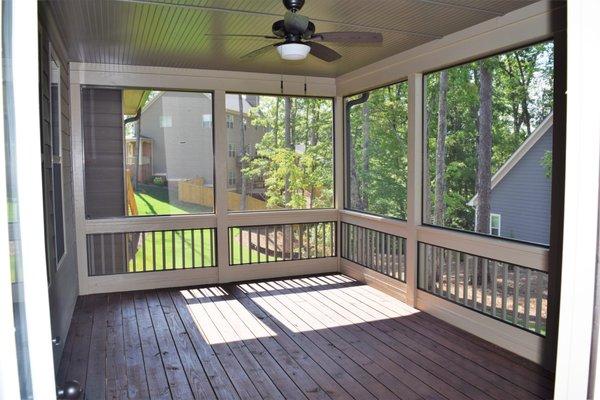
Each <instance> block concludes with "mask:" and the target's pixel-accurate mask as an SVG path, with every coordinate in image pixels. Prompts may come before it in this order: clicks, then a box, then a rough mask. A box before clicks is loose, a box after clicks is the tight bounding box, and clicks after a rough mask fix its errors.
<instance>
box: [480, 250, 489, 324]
mask: <svg viewBox="0 0 600 400" xmlns="http://www.w3.org/2000/svg"><path fill="white" fill-rule="evenodd" d="M481 266H482V268H483V270H482V271H481V285H482V289H481V293H482V294H483V297H482V309H481V311H483V312H484V313H487V291H488V266H489V263H488V260H486V259H483V260H481Z"/></svg>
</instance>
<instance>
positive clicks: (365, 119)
mask: <svg viewBox="0 0 600 400" xmlns="http://www.w3.org/2000/svg"><path fill="white" fill-rule="evenodd" d="M369 117H370V112H369V102H368V101H367V102H365V103H364V104H363V107H362V137H363V140H362V172H363V174H364V176H365V177H366V178H367V179H369V162H370V159H369V157H370V154H369V135H370V124H369ZM359 208H360V209H361V210H368V209H369V197H368V195H367V193H366V191H362V192H361V193H360V199H359Z"/></svg>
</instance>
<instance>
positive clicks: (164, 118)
mask: <svg viewBox="0 0 600 400" xmlns="http://www.w3.org/2000/svg"><path fill="white" fill-rule="evenodd" d="M159 118H160V127H161V128H171V127H172V126H173V117H171V116H170V115H161V116H160V117H159ZM203 122H204V121H203Z"/></svg>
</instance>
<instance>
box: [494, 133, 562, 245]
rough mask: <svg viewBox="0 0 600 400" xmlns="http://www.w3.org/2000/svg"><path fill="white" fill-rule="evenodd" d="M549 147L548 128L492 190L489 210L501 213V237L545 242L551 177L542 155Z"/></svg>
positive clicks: (548, 228)
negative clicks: (547, 172)
mask: <svg viewBox="0 0 600 400" xmlns="http://www.w3.org/2000/svg"><path fill="white" fill-rule="evenodd" d="M551 150H552V128H550V129H548V131H547V132H546V133H544V135H543V136H542V137H541V138H540V139H539V140H538V142H537V143H536V144H534V145H533V147H532V148H531V149H530V150H529V151H528V152H527V154H525V155H524V156H523V158H521V160H519V161H518V163H517V164H516V165H515V166H514V167H513V168H512V169H511V170H510V171H509V172H508V174H507V175H506V176H505V177H504V178H503V179H502V180H501V181H500V182H499V183H498V184H497V185H496V187H494V188H493V189H492V202H491V212H492V213H495V214H500V215H501V236H503V237H507V238H512V239H517V240H522V241H526V242H532V243H540V244H545V245H547V244H548V242H549V238H550V198H551V180H550V178H548V177H546V171H545V168H544V167H543V165H542V158H543V157H544V154H545V153H546V151H551Z"/></svg>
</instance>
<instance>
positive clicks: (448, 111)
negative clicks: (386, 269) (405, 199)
mask: <svg viewBox="0 0 600 400" xmlns="http://www.w3.org/2000/svg"><path fill="white" fill-rule="evenodd" d="M553 67H554V46H553V43H552V42H544V43H539V44H535V45H532V46H528V47H525V48H521V49H518V50H514V51H510V52H507V53H503V54H499V55H495V56H492V57H488V58H485V59H482V60H478V61H474V62H470V63H467V64H463V65H458V66H455V67H451V68H448V69H445V70H443V71H439V72H433V73H430V74H427V75H425V77H424V81H425V82H424V90H425V93H424V102H425V104H424V106H425V107H424V129H423V131H424V137H425V139H424V151H425V154H424V157H423V171H424V174H423V175H424V179H425V181H424V182H423V221H424V222H425V223H426V224H432V225H436V226H441V227H447V228H453V229H459V230H464V231H472V232H477V233H480V234H486V235H497V236H501V237H503V238H508V239H514V240H518V241H523V242H529V243H536V244H542V245H547V244H548V243H549V234H550V198H551V180H552V179H551V176H550V171H551V165H552V108H553V79H554V73H553ZM492 210H493V213H492ZM495 214H496V215H497V218H496V217H495V216H494V215H495ZM500 214H501V215H502V225H503V226H502V230H501V229H500Z"/></svg>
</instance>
